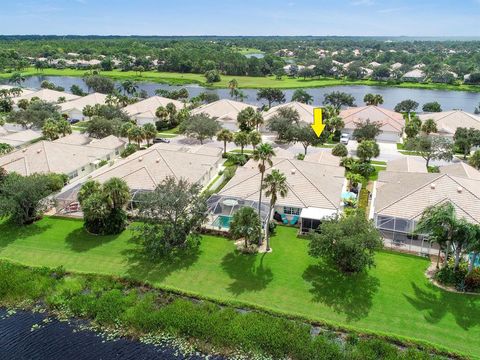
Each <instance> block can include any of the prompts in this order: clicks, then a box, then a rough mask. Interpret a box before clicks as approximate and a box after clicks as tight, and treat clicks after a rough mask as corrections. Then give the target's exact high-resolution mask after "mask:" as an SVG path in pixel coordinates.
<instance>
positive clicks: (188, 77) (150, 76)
mask: <svg viewBox="0 0 480 360" xmlns="http://www.w3.org/2000/svg"><path fill="white" fill-rule="evenodd" d="M85 73H86V71H85V70H76V69H44V70H43V71H37V70H35V69H34V68H27V69H26V70H24V71H22V75H24V76H35V75H40V76H41V75H43V76H77V77H81V76H83V75H84V74H85ZM101 74H102V75H104V76H107V77H110V78H112V79H114V80H120V81H121V80H125V79H130V80H135V81H150V82H157V83H165V84H172V85H185V84H199V85H202V86H206V87H210V88H227V87H228V83H229V81H230V80H231V79H237V81H238V84H239V88H244V89H249V88H251V89H259V88H269V87H273V88H280V89H296V88H316V87H326V86H339V85H367V86H385V87H399V88H410V89H428V90H453V91H469V92H480V86H475V85H464V84H462V85H449V84H433V83H407V82H406V83H401V84H387V83H386V82H384V81H375V80H347V79H334V78H321V79H306V80H304V79H303V78H288V77H284V78H282V79H281V80H277V79H276V78H275V76H267V77H254V76H231V75H224V76H222V80H221V81H220V82H218V83H214V84H207V83H206V82H205V77H204V76H203V75H202V74H191V73H175V72H158V71H145V72H143V73H142V74H141V75H140V74H138V73H137V72H135V71H119V70H113V71H103V72H101ZM10 76H11V74H10V73H0V78H4V79H8V78H9V77H10Z"/></svg>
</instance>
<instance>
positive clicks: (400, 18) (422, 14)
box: [0, 0, 480, 36]
mask: <svg viewBox="0 0 480 360" xmlns="http://www.w3.org/2000/svg"><path fill="white" fill-rule="evenodd" d="M479 19H480V0H328V1H326V0H316V1H315V0H256V1H255V0H236V1H232V0H157V1H155V0H128V1H127V0H10V1H2V10H1V13H0V34H59V35H63V34H80V35H85V34H95V35H97V34H98V35H109V34H116V35H132V34H136V35H373V36H374V35H387V36H396V35H407V36H480V26H479Z"/></svg>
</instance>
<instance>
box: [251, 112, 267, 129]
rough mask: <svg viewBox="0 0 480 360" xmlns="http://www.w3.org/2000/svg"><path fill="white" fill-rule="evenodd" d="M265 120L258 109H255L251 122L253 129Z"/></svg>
mask: <svg viewBox="0 0 480 360" xmlns="http://www.w3.org/2000/svg"><path fill="white" fill-rule="evenodd" d="M264 122H265V120H264V119H263V115H262V113H261V112H260V111H256V112H255V115H254V116H253V117H252V124H254V125H255V130H256V131H258V128H259V127H260V125H263V123H264Z"/></svg>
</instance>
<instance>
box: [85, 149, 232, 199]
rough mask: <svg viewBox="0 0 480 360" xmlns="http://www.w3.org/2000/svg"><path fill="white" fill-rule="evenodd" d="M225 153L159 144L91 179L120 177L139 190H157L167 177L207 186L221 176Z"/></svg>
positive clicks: (121, 161) (98, 173)
mask: <svg viewBox="0 0 480 360" xmlns="http://www.w3.org/2000/svg"><path fill="white" fill-rule="evenodd" d="M221 154H222V151H221V149H220V148H213V147H206V146H201V147H184V146H175V145H172V144H168V145H166V144H155V145H152V146H151V147H149V148H148V149H146V150H142V151H137V152H136V153H134V154H132V155H130V156H129V157H127V158H125V159H121V160H118V161H117V162H116V163H115V164H113V165H112V166H105V167H102V168H100V169H98V170H96V171H95V172H94V173H92V174H91V175H90V176H89V178H91V179H93V180H97V181H99V182H105V181H107V180H108V179H111V178H112V177H118V178H121V179H123V180H125V181H126V182H127V184H128V186H129V187H130V189H131V190H135V191H136V190H142V191H149V190H154V189H155V188H156V187H157V185H158V184H160V183H161V182H162V181H163V180H164V179H165V178H166V177H167V176H173V177H175V178H176V179H186V180H188V181H189V182H191V183H199V184H201V185H206V184H208V182H209V181H210V180H211V179H212V177H213V176H214V175H216V174H217V169H218V166H219V165H220V162H221Z"/></svg>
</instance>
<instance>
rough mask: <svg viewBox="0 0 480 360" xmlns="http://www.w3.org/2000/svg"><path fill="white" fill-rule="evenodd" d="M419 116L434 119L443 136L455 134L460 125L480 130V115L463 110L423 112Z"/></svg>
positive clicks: (421, 118)
mask: <svg viewBox="0 0 480 360" xmlns="http://www.w3.org/2000/svg"><path fill="white" fill-rule="evenodd" d="M419 117H420V120H422V121H425V120H427V119H433V120H434V121H435V123H436V124H437V131H438V134H439V135H442V136H453V135H454V134H455V131H456V130H457V128H459V127H464V128H474V129H477V130H480V116H476V115H473V114H470V113H467V112H465V111H462V110H452V111H443V112H438V113H429V114H422V115H420V116H419Z"/></svg>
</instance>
